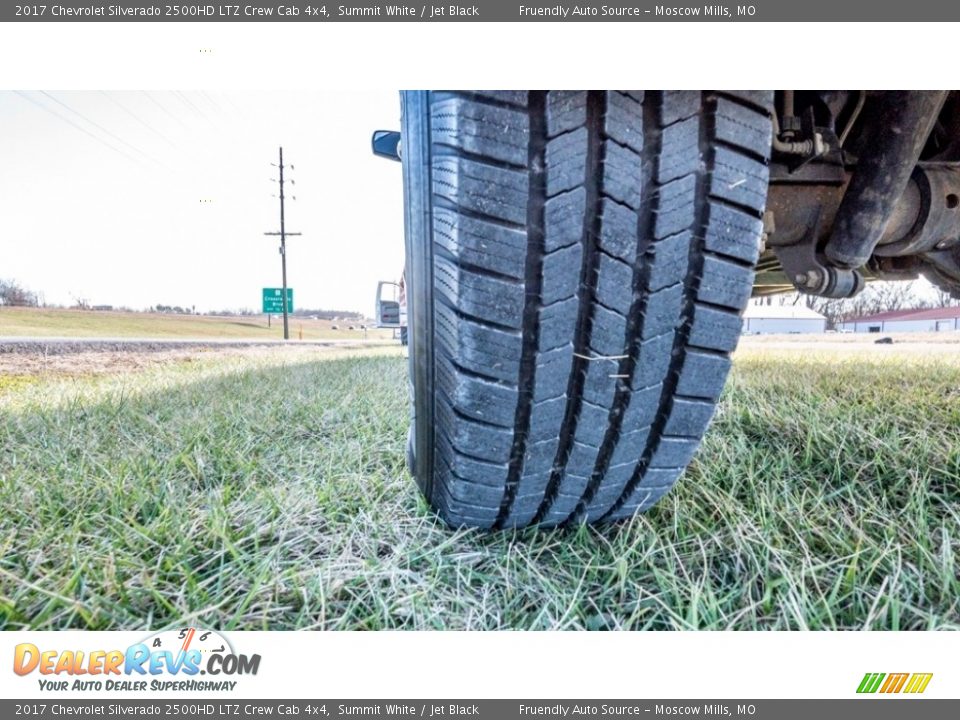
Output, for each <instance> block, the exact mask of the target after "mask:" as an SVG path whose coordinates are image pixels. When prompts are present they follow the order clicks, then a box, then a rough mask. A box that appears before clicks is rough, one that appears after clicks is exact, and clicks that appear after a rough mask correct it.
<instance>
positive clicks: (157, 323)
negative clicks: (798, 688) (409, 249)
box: [0, 307, 391, 340]
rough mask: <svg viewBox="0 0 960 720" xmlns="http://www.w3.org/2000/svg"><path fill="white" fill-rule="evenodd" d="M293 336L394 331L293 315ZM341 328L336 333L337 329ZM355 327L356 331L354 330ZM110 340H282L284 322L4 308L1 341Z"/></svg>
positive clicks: (382, 335) (375, 336) (363, 335)
mask: <svg viewBox="0 0 960 720" xmlns="http://www.w3.org/2000/svg"><path fill="white" fill-rule="evenodd" d="M289 325H290V337H291V338H292V339H301V335H302V339H303V340H331V339H337V338H340V339H344V340H357V339H361V338H369V339H382V338H389V337H390V336H391V332H390V331H389V330H377V329H375V328H372V327H371V329H370V330H367V331H364V330H361V329H359V328H360V325H361V321H356V320H346V321H342V322H340V321H338V322H336V323H334V322H331V321H328V320H311V319H310V318H300V317H296V316H291V318H290V321H289ZM334 325H337V326H338V328H337V329H336V330H334V329H333V326H334ZM351 325H353V326H354V327H355V328H356V329H354V330H349V329H348V328H349V327H350V326H351ZM24 336H28V337H91V338H97V337H109V338H167V339H171V338H177V339H181V338H202V339H219V340H225V339H243V340H281V339H282V338H283V320H282V318H279V317H277V318H274V319H273V320H272V322H271V327H267V317H266V315H251V316H247V317H241V316H237V317H217V316H208V315H174V314H167V313H132V312H113V311H93V310H59V309H46V308H16V307H5V308H0V337H24Z"/></svg>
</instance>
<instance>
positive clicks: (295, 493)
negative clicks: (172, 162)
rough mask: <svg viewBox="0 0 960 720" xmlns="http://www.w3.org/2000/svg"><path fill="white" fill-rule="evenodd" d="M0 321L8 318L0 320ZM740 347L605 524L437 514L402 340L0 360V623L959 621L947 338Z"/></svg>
mask: <svg viewBox="0 0 960 720" xmlns="http://www.w3.org/2000/svg"><path fill="white" fill-rule="evenodd" d="M0 332H2V331H0ZM896 339H897V341H898V342H897V343H896V344H894V345H892V346H891V345H873V344H872V343H871V342H870V339H869V338H866V339H851V338H849V337H844V338H842V341H836V342H834V341H831V339H823V340H822V341H820V342H818V343H812V344H811V343H805V342H801V341H799V340H798V338H782V339H780V340H765V339H758V338H746V339H745V340H744V342H743V343H742V347H741V349H740V350H739V351H738V353H737V356H736V359H735V363H734V370H733V372H732V375H731V379H730V382H729V383H728V386H727V389H726V390H725V392H724V395H723V398H722V402H721V406H720V408H719V411H718V414H717V417H716V420H715V422H714V424H713V426H712V428H711V430H710V431H709V434H708V438H707V439H706V441H705V444H704V447H703V448H702V450H701V452H700V453H699V455H698V457H697V459H696V460H695V462H694V464H693V466H692V467H691V468H690V469H689V470H688V471H687V473H686V475H685V477H684V478H683V479H682V480H681V483H680V486H679V487H678V489H677V490H675V491H674V492H672V493H671V494H670V495H668V496H667V497H666V498H665V499H664V501H663V502H662V503H661V504H660V505H659V506H658V507H656V508H655V509H653V510H652V511H651V512H649V513H647V514H646V515H643V516H640V517H637V518H635V519H634V520H632V521H631V522H629V523H626V524H622V525H620V526H606V527H600V528H589V527H579V528H575V529H572V530H552V531H537V530H527V531H524V532H519V533H501V534H495V535H484V534H479V533H476V532H474V531H464V530H461V531H452V530H449V529H447V528H445V527H443V526H442V525H441V524H440V523H439V522H438V521H437V520H436V518H435V517H434V516H433V514H432V513H431V512H430V511H429V509H428V508H427V506H426V505H425V503H424V502H423V501H422V500H421V499H420V497H419V495H418V494H417V491H416V489H415V487H414V484H413V482H412V481H411V480H410V479H409V478H408V477H407V475H406V473H405V469H404V445H405V437H406V424H407V408H406V398H407V389H406V386H405V364H406V360H405V359H404V358H403V357H402V356H401V355H400V351H399V350H398V349H396V348H384V349H376V350H364V351H363V354H362V355H360V354H358V353H359V351H346V350H340V349H330V348H309V347H297V348H283V349H275V348H260V349H248V350H241V351H224V350H221V351H210V352H207V353H200V352H187V351H181V352H179V353H176V354H168V355H164V354H160V355H156V356H151V357H149V358H139V359H137V358H128V359H127V360H126V361H124V360H123V359H119V360H117V361H116V363H115V364H114V365H112V366H111V369H110V371H109V372H104V371H103V370H102V367H103V366H102V364H101V363H100V362H99V361H98V359H97V357H96V356H93V355H81V356H77V357H76V358H74V360H73V361H72V362H70V363H66V364H65V363H63V362H62V361H61V362H60V364H57V365H51V366H48V367H47V366H39V367H38V366H37V364H36V363H34V364H25V365H24V366H23V367H22V368H20V369H17V368H16V367H14V366H11V367H8V368H7V370H6V372H5V373H4V374H3V375H0V507H2V508H3V511H2V513H0V627H2V628H4V629H17V628H34V629H57V628H68V627H69V628H89V629H146V628H165V627H174V626H177V625H180V624H191V625H196V626H204V627H210V628H218V629H226V630H230V629H292V628H324V629H360V628H364V629H380V628H404V629H441V628H474V629H497V628H525V629H540V628H562V629H579V628H591V629H598V628H626V629H671V628H688V629H694V628H710V629H788V628H797V629H800V628H803V629H839V628H845V629H846V628H849V629H861V628H871V629H933V628H942V629H960V567H958V563H957V551H958V549H960V352H957V347H958V346H957V345H951V344H940V343H903V342H900V340H901V339H902V338H896Z"/></svg>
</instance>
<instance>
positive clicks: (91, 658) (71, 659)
mask: <svg viewBox="0 0 960 720" xmlns="http://www.w3.org/2000/svg"><path fill="white" fill-rule="evenodd" d="M259 669H260V655H258V654H255V655H244V654H240V653H236V652H235V651H234V649H233V646H232V645H231V644H230V642H229V641H228V640H227V639H226V638H225V637H224V636H223V635H221V634H219V633H216V632H214V631H212V630H198V629H196V628H183V629H181V630H170V631H165V632H161V633H157V634H156V635H152V636H150V637H148V638H146V639H145V640H142V641H140V642H137V643H134V644H133V645H130V646H129V647H128V648H126V649H125V650H101V649H93V650H73V649H47V648H39V647H37V646H36V645H34V644H33V643H20V644H19V645H17V646H16V647H15V648H14V654H13V671H14V673H16V674H17V675H20V676H29V675H32V674H34V673H36V674H37V676H38V677H37V682H38V683H39V686H40V689H41V690H46V691H96V690H100V691H102V690H106V691H111V692H144V691H147V690H151V691H156V690H175V691H178V692H183V691H190V690H198V691H204V692H210V691H217V690H222V691H231V690H234V689H235V688H236V685H237V680H234V679H232V678H234V677H237V676H241V675H256V674H257V671H258V670H259ZM198 676H204V677H203V678H202V679H200V678H199V677H198Z"/></svg>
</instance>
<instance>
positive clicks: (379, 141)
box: [370, 130, 400, 162]
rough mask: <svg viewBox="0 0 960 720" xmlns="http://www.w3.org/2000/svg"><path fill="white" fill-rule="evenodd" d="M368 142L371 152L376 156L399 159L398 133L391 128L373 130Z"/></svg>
mask: <svg viewBox="0 0 960 720" xmlns="http://www.w3.org/2000/svg"><path fill="white" fill-rule="evenodd" d="M370 143H371V145H372V146H373V154H374V155H376V156H377V157H382V158H387V159H388V160H396V161H398V162H399V161H400V133H398V132H395V131H393V130H374V131H373V137H372V138H371V141H370Z"/></svg>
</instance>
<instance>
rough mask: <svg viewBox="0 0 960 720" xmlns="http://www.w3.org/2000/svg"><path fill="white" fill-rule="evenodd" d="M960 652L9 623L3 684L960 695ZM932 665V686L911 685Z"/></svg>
mask: <svg viewBox="0 0 960 720" xmlns="http://www.w3.org/2000/svg"><path fill="white" fill-rule="evenodd" d="M958 650H960V637H958V635H957V634H955V633H946V632H944V633H937V632H884V633H876V632H860V633H857V632H844V633H826V632H823V633H821V632H792V633H752V632H722V633H721V632H718V633H666V632H650V633H605V634H601V633H582V632H568V633H557V632H540V633H510V632H503V633H492V632H491V633H479V632H478V633H467V632H463V633H454V632H436V633H433V632H419V633H418V632H378V633H349V632H306V633H293V632H234V633H231V632H223V633H219V632H210V631H206V630H205V629H203V628H199V627H198V628H183V629H182V630H171V631H167V632H162V633H142V632H9V633H3V634H2V635H0V667H2V668H3V670H2V671H0V678H2V679H0V687H2V695H3V697H4V698H8V699H10V698H23V699H27V698H43V697H46V698H51V699H65V698H73V699H99V698H104V697H115V698H116V699H136V698H143V697H184V696H190V695H196V696H198V697H199V696H201V695H203V696H204V697H208V698H209V697H210V696H222V697H224V698H322V697H355V698H382V697H391V698H397V699H404V698H420V697H446V698H460V697H463V698H468V697H469V698H480V699H493V698H506V699H514V698H538V697H539V698H557V699H575V698H634V699H642V698H695V697H699V698H702V697H713V698H718V699H722V698H742V697H752V698H757V699H772V698H823V699H842V698H855V697H865V696H866V695H870V693H866V694H865V693H863V692H861V693H859V694H858V693H857V690H858V689H861V688H860V686H861V684H862V681H863V680H864V678H865V676H866V675H867V674H868V673H870V674H876V673H882V674H884V675H885V676H887V677H889V676H891V675H900V674H905V675H906V677H905V678H903V682H902V683H901V688H900V692H899V693H883V692H880V690H881V688H882V683H881V685H880V686H878V688H877V689H876V691H875V692H874V693H872V696H874V697H877V698H893V697H894V696H899V697H908V696H909V697H920V696H921V695H922V697H925V698H960V680H958V677H960V675H958V672H957V665H958V660H957V658H958V657H960V653H958ZM105 670H106V672H105ZM925 674H932V677H930V678H928V679H927V680H926V684H925V687H924V689H923V692H922V693H913V694H909V695H908V694H907V693H905V692H904V691H905V690H906V689H908V688H910V686H911V676H912V675H925ZM895 684H896V683H893V684H891V686H890V687H891V688H892V687H893V686H894V685H895ZM915 684H916V685H917V686H919V684H920V682H919V680H918V682H917V683H915ZM867 689H869V688H867Z"/></svg>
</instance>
